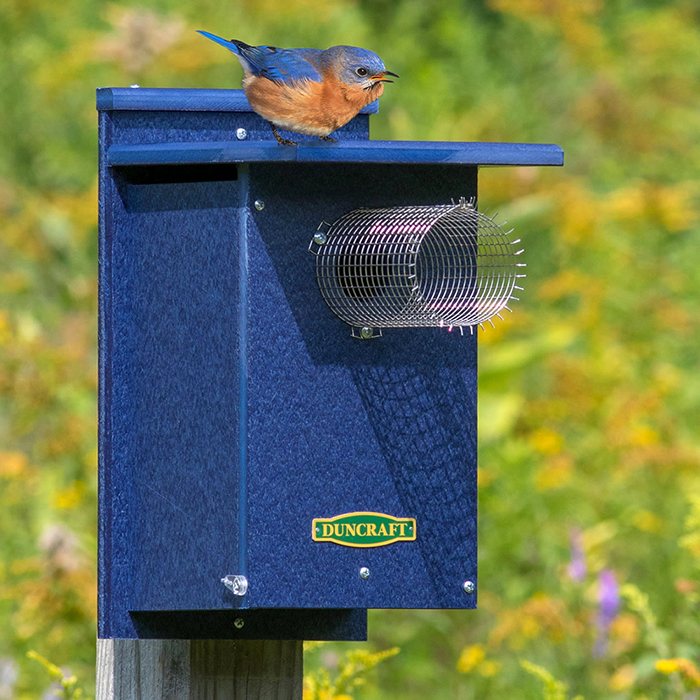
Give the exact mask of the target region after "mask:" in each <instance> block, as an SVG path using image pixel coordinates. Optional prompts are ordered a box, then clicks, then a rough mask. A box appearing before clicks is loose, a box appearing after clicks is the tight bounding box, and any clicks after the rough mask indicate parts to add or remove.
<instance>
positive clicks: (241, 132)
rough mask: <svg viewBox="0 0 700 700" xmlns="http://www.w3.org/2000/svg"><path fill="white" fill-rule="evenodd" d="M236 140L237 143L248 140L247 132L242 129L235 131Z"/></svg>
mask: <svg viewBox="0 0 700 700" xmlns="http://www.w3.org/2000/svg"><path fill="white" fill-rule="evenodd" d="M236 138H237V139H238V140H239V141H245V140H246V139H247V138H248V132H247V131H246V130H245V129H243V128H240V129H236Z"/></svg>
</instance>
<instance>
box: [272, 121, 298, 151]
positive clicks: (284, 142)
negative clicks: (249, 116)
mask: <svg viewBox="0 0 700 700" xmlns="http://www.w3.org/2000/svg"><path fill="white" fill-rule="evenodd" d="M270 126H271V127H272V133H273V134H274V135H275V138H276V139H277V143H278V144H279V145H280V146H296V145H297V143H296V141H290V140H289V139H284V138H282V137H281V136H280V134H279V132H278V131H277V127H276V126H275V125H274V124H273V123H272V122H270Z"/></svg>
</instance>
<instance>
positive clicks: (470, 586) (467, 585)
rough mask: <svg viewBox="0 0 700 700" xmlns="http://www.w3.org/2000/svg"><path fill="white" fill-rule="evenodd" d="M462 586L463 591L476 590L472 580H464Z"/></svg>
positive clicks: (472, 591)
mask: <svg viewBox="0 0 700 700" xmlns="http://www.w3.org/2000/svg"><path fill="white" fill-rule="evenodd" d="M462 588H464V592H465V593H474V591H475V590H476V585H475V584H474V581H465V582H464V585H463V586H462Z"/></svg>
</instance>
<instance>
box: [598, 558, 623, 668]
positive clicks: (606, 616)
mask: <svg viewBox="0 0 700 700" xmlns="http://www.w3.org/2000/svg"><path fill="white" fill-rule="evenodd" d="M619 609H620V587H619V585H618V583H617V578H616V577H615V572H614V571H613V570H612V569H603V570H602V571H601V572H600V574H598V617H597V618H596V631H597V634H596V640H595V645H594V647H593V655H594V656H597V657H601V656H604V655H605V652H606V650H607V647H608V635H609V633H610V625H611V624H612V621H613V620H614V619H615V616H616V615H617V611H618V610H619Z"/></svg>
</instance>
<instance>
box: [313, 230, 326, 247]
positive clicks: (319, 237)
mask: <svg viewBox="0 0 700 700" xmlns="http://www.w3.org/2000/svg"><path fill="white" fill-rule="evenodd" d="M327 240H328V239H327V238H326V234H325V233H323V232H322V231H317V232H316V233H315V234H314V243H316V245H323V244H324V243H325V242H326V241H327Z"/></svg>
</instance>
